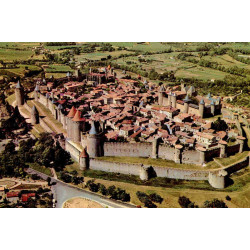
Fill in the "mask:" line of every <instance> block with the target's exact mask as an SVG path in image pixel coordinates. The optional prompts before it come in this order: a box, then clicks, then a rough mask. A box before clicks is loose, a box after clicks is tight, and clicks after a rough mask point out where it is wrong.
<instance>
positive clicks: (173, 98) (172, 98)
mask: <svg viewBox="0 0 250 250" xmlns="http://www.w3.org/2000/svg"><path fill="white" fill-rule="evenodd" d="M171 105H172V107H174V108H176V94H175V93H173V94H172V95H171Z"/></svg>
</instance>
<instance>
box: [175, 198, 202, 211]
mask: <svg viewBox="0 0 250 250" xmlns="http://www.w3.org/2000/svg"><path fill="white" fill-rule="evenodd" d="M178 202H179V204H180V206H181V207H182V208H197V207H198V206H197V205H195V204H194V203H193V202H191V201H190V200H189V198H187V197H185V196H180V197H179V200H178Z"/></svg>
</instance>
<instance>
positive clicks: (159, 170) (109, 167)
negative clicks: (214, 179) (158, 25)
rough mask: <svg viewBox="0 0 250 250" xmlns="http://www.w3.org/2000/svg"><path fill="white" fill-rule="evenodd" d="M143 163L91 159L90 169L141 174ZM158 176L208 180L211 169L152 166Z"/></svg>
mask: <svg viewBox="0 0 250 250" xmlns="http://www.w3.org/2000/svg"><path fill="white" fill-rule="evenodd" d="M140 168H141V164H131V163H118V162H109V161H101V160H98V159H90V169H93V170H101V171H105V172H113V173H121V174H128V175H137V176H138V175H139V173H140ZM152 168H153V170H154V172H155V173H156V176H157V177H167V178H172V179H183V180H208V174H209V171H202V170H183V169H177V168H176V169H174V168H168V167H157V166H153V167H152Z"/></svg>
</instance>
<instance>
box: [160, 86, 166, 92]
mask: <svg viewBox="0 0 250 250" xmlns="http://www.w3.org/2000/svg"><path fill="white" fill-rule="evenodd" d="M164 91H166V89H165V87H164V85H163V84H162V85H161V87H160V92H164Z"/></svg>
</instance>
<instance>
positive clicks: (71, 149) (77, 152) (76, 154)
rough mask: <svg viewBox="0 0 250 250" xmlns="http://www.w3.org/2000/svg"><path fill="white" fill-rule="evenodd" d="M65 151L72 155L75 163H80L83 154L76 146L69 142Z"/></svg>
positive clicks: (67, 141)
mask: <svg viewBox="0 0 250 250" xmlns="http://www.w3.org/2000/svg"><path fill="white" fill-rule="evenodd" d="M65 150H66V151H68V152H69V153H70V155H71V157H72V158H73V159H74V160H75V161H77V162H79V156H80V153H81V152H80V150H79V149H77V148H76V147H75V146H74V145H72V144H71V143H70V141H69V140H66V141H65Z"/></svg>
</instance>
